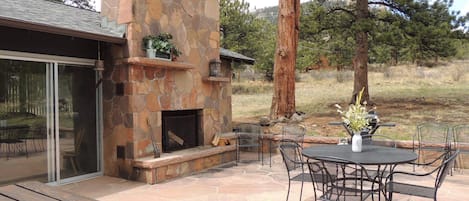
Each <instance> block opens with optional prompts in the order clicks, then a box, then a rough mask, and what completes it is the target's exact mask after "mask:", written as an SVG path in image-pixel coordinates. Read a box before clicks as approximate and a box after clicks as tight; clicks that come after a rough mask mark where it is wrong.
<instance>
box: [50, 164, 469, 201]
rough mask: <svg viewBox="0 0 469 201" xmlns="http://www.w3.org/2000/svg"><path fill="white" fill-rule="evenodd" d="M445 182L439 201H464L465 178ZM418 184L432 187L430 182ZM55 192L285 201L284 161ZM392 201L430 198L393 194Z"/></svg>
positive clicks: (119, 198) (112, 199) (121, 198)
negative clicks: (160, 180) (158, 180)
mask: <svg viewBox="0 0 469 201" xmlns="http://www.w3.org/2000/svg"><path fill="white" fill-rule="evenodd" d="M265 162H267V163H265ZM398 169H399V170H406V171H411V170H412V166H410V165H405V166H398ZM418 169H419V168H418ZM401 179H402V180H405V179H407V178H401ZM446 179H447V180H446V181H445V183H444V184H443V186H442V187H441V188H440V191H439V193H438V200H442V201H460V200H467V198H466V196H465V195H466V192H467V191H468V189H469V174H467V172H466V174H462V173H461V172H458V171H456V172H454V176H448V177H447V178H446ZM408 181H411V179H408ZM412 181H413V180H412ZM418 182H422V183H426V184H430V185H431V184H432V182H434V180H432V179H428V180H420V181H418ZM300 184H301V183H300V182H295V181H293V182H292V190H291V193H290V199H289V200H299V191H300ZM59 188H61V189H62V190H66V191H71V192H74V193H77V194H80V195H83V196H87V197H90V198H94V199H97V200H100V201H127V200H132V201H140V200H142V201H143V200H145V201H147V200H157V201H174V200H178V201H179V200H180V201H281V200H285V196H286V193H287V188H288V179H287V174H286V170H285V167H284V164H283V162H282V159H281V157H280V156H279V155H276V156H274V158H273V164H272V167H271V168H270V167H269V164H268V158H267V159H265V161H264V165H263V166H262V165H261V164H260V162H259V161H250V162H242V163H238V165H234V164H229V165H225V166H221V167H216V168H211V169H208V170H206V171H203V172H201V173H196V174H194V175H191V176H187V177H184V178H178V179H173V180H170V181H167V182H164V183H159V184H155V185H147V184H144V183H140V182H134V181H128V180H124V179H120V178H113V177H106V176H102V177H97V178H94V179H90V180H86V181H82V182H78V183H73V184H68V185H64V186H60V187H59ZM303 200H304V201H313V200H314V198H313V190H312V186H311V184H310V183H305V184H304V190H303ZM368 200H371V198H369V199H368ZM375 200H377V199H376V198H375ZM394 200H397V201H424V200H429V199H423V198H418V197H411V196H407V195H399V194H394Z"/></svg>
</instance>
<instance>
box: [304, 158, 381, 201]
mask: <svg viewBox="0 0 469 201" xmlns="http://www.w3.org/2000/svg"><path fill="white" fill-rule="evenodd" d="M317 160H319V161H320V163H319V165H318V163H310V164H309V166H308V167H309V169H310V172H311V174H313V173H314V174H321V175H322V177H321V178H322V179H313V182H315V187H316V188H315V190H316V189H320V190H321V191H322V195H321V196H317V192H315V196H316V197H315V200H323V201H332V200H349V199H354V198H355V199H356V198H358V199H360V200H365V199H366V198H368V197H369V196H370V195H371V196H373V193H379V192H380V191H381V190H382V189H380V187H381V185H380V184H379V182H380V181H379V180H377V179H376V177H374V176H371V175H369V174H368V171H367V169H366V168H365V167H364V166H363V165H361V164H359V163H356V162H353V161H350V160H347V159H343V158H336V157H330V156H325V157H320V158H317ZM332 161H335V162H332ZM351 167H356V168H351ZM351 171H352V172H353V171H359V173H358V174H350V172H351Z"/></svg>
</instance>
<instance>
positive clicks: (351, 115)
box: [335, 88, 370, 133]
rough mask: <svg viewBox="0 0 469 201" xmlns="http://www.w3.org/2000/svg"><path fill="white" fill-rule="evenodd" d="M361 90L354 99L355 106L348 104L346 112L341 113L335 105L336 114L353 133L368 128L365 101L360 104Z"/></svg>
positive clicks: (339, 108) (338, 106) (340, 108)
mask: <svg viewBox="0 0 469 201" xmlns="http://www.w3.org/2000/svg"><path fill="white" fill-rule="evenodd" d="M364 89H365V88H363V89H362V90H361V91H360V93H359V94H358V96H357V97H356V100H355V104H350V105H349V108H348V110H347V111H345V112H344V111H342V107H340V105H338V104H335V107H337V112H338V113H339V114H340V115H341V116H342V120H343V122H344V123H345V124H346V125H347V126H348V127H349V128H350V130H352V131H353V132H354V133H355V132H360V131H362V130H364V129H367V128H368V126H369V123H370V122H369V120H370V119H369V112H368V111H367V109H366V101H365V102H364V103H363V105H362V104H360V103H361V100H362V96H363V91H364Z"/></svg>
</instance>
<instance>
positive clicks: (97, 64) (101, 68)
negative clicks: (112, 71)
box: [94, 60, 104, 72]
mask: <svg viewBox="0 0 469 201" xmlns="http://www.w3.org/2000/svg"><path fill="white" fill-rule="evenodd" d="M94 70H95V71H98V72H103V71H104V61H103V60H96V61H95V62H94Z"/></svg>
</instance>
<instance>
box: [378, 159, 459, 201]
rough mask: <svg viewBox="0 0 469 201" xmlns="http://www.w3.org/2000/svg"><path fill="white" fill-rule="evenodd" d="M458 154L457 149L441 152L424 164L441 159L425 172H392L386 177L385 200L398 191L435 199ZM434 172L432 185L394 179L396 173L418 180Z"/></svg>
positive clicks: (428, 164)
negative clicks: (438, 155)
mask: <svg viewBox="0 0 469 201" xmlns="http://www.w3.org/2000/svg"><path fill="white" fill-rule="evenodd" d="M458 155H459V150H456V151H454V152H452V151H447V152H446V153H443V154H442V155H441V156H440V157H438V158H437V159H436V160H433V161H432V162H430V163H427V164H426V165H427V166H430V165H433V164H434V163H435V162H437V161H440V159H442V160H441V161H442V162H441V164H440V165H438V166H436V167H433V166H430V167H433V169H432V170H430V171H428V172H425V173H413V172H403V171H395V172H392V173H391V174H389V175H388V177H387V178H386V187H385V190H386V200H392V195H393V193H399V194H406V195H412V196H418V197H425V198H432V199H433V200H435V201H436V200H437V193H438V189H439V188H440V187H441V185H442V184H443V182H444V180H445V178H446V176H447V175H448V174H449V172H450V170H451V168H452V167H453V165H454V161H455V159H456V157H457V156H458ZM434 173H436V176H435V182H434V184H433V185H432V186H424V185H417V184H410V183H404V182H398V181H394V179H396V176H397V175H407V176H409V177H411V179H412V181H418V180H421V178H422V177H426V176H431V175H432V174H434Z"/></svg>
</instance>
